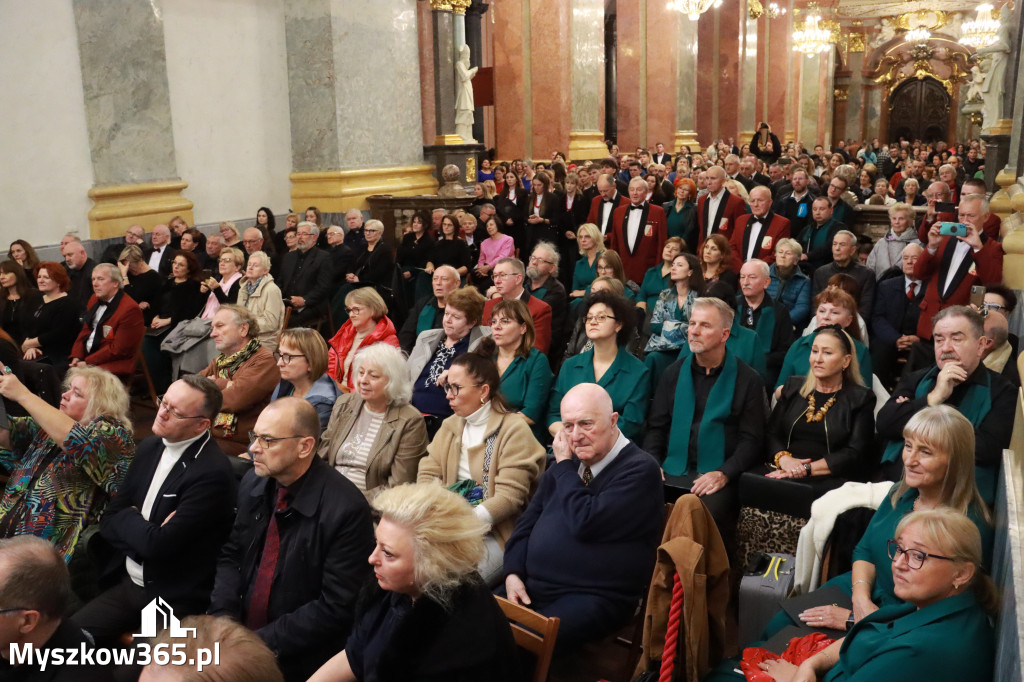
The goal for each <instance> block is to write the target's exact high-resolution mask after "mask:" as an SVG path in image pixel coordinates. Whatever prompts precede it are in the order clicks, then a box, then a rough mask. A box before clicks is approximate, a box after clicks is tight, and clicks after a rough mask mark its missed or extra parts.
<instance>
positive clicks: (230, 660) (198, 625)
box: [139, 616, 284, 682]
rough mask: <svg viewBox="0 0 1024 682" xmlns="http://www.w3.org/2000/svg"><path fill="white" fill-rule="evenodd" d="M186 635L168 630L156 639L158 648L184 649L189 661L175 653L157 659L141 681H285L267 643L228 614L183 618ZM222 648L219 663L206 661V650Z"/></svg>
mask: <svg viewBox="0 0 1024 682" xmlns="http://www.w3.org/2000/svg"><path fill="white" fill-rule="evenodd" d="M181 627H182V629H183V630H185V631H186V632H187V634H185V635H179V636H174V635H171V631H170V630H169V629H168V630H164V631H163V632H161V633H160V634H159V635H157V637H156V639H154V640H153V641H152V646H153V648H154V650H155V649H156V647H158V646H161V645H163V647H164V648H163V649H162V650H165V651H168V652H173V651H180V652H181V655H182V656H184V658H185V663H184V664H180V663H178V662H176V657H174V656H171V657H169V658H168V661H167V662H165V663H157V662H156V661H153V662H152V663H150V664H149V665H147V666H146V667H145V668H143V669H142V675H141V676H140V677H139V682H178V681H179V680H180V679H181V678H180V675H183V674H184V675H187V679H188V680H189V681H190V682H254V681H255V680H259V681H260V682H284V676H283V675H282V674H281V670H280V669H279V668H278V667H277V658H276V657H275V656H274V652H273V651H271V650H270V649H269V648H268V647H267V645H266V644H264V643H263V640H261V639H260V638H259V637H257V636H256V634H255V633H253V632H252V631H251V630H249V629H248V628H246V627H245V626H244V625H242V624H241V623H237V622H235V621H233V620H232V619H230V618H227V617H220V618H217V617H214V616H188V617H187V618H185V619H183V620H182V621H181ZM214 650H216V651H218V653H219V654H220V656H219V658H218V661H217V663H216V665H210V664H209V663H206V661H205V659H204V658H203V656H209V655H210V654H208V653H206V652H210V651H214Z"/></svg>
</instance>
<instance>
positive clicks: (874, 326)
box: [871, 274, 927, 348]
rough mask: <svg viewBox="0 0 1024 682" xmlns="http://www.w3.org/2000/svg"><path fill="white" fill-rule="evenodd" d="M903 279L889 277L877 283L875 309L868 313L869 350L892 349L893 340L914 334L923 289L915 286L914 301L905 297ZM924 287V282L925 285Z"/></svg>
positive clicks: (919, 313)
mask: <svg viewBox="0 0 1024 682" xmlns="http://www.w3.org/2000/svg"><path fill="white" fill-rule="evenodd" d="M905 284H906V278H905V277H904V276H903V275H902V274H901V275H900V276H899V277H891V278H889V279H886V280H884V281H882V282H879V283H878V290H877V291H876V295H875V309H874V310H873V311H872V313H871V337H872V338H871V347H872V348H874V347H875V344H881V345H883V346H895V344H896V339H898V338H900V337H901V336H904V335H906V334H916V333H917V320H918V318H919V317H920V315H921V300H922V298H923V297H924V291H923V289H924V287H918V292H917V296H916V297H915V300H913V301H911V300H910V299H908V298H907V290H906V288H905V287H904V285H905ZM924 284H925V286H927V283H924Z"/></svg>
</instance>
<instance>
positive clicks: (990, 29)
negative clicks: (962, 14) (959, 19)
mask: <svg viewBox="0 0 1024 682" xmlns="http://www.w3.org/2000/svg"><path fill="white" fill-rule="evenodd" d="M993 9H994V8H993V7H992V5H991V4H989V3H985V4H983V5H978V15H977V18H975V19H974V20H973V21H965V22H964V23H963V24H961V26H960V42H961V43H962V44H964V45H971V46H972V47H975V48H982V47H988V46H989V45H991V44H992V43H994V42H996V34H997V33H998V32H999V21H998V20H997V19H993V18H992V10H993Z"/></svg>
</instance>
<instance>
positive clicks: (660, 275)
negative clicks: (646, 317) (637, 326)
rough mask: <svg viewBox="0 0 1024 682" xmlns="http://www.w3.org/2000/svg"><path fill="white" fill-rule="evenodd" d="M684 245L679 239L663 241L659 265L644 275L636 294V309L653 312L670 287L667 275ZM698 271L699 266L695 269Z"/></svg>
mask: <svg viewBox="0 0 1024 682" xmlns="http://www.w3.org/2000/svg"><path fill="white" fill-rule="evenodd" d="M684 247H685V243H684V242H683V240H682V239H680V238H679V237H669V238H668V239H667V240H665V246H664V247H662V249H661V263H660V264H659V265H655V266H654V267H653V268H651V269H650V270H648V271H647V273H646V274H644V281H643V283H642V284H641V285H640V291H639V293H637V298H636V304H637V306H638V307H640V308H643V309H644V310H646V311H648V313H653V312H654V306H655V305H657V303H658V297H659V296H660V295H661V292H663V291H665V289H669V288H671V286H672V281H671V280H670V279H669V274H670V273H671V271H672V261H674V260H675V259H676V256H678V255H679V254H681V253H682V252H683V249H684ZM697 269H698V270H699V269H700V268H699V266H698V268H697Z"/></svg>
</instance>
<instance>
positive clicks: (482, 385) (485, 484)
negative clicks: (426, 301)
mask: <svg viewBox="0 0 1024 682" xmlns="http://www.w3.org/2000/svg"><path fill="white" fill-rule="evenodd" d="M492 353H493V350H492V349H491V348H490V347H485V346H483V345H481V346H480V347H479V348H477V349H476V350H474V351H470V352H468V353H465V354H463V355H460V356H458V357H457V358H455V360H453V361H452V363H451V367H450V368H449V369H448V374H447V377H446V379H445V383H444V384H443V389H444V392H445V396H446V398H447V400H448V403H449V405H450V406H451V411H452V416H450V417H448V418H447V419H445V420H444V422H442V424H441V428H440V429H439V430H438V432H437V434H436V435H435V436H434V438H433V440H432V441H431V442H430V445H428V446H427V456H426V457H424V458H423V459H422V460H420V467H419V474H418V475H417V477H416V481H417V482H418V483H427V482H430V481H439V482H440V483H441V484H442V485H444V486H447V487H448V488H449V489H451V490H454V491H455V492H458V493H459V494H461V495H462V496H463V497H465V498H466V500H467V501H468V502H469V503H470V504H471V505H473V511H474V512H475V513H476V515H477V517H478V518H480V520H482V521H484V522H486V523H489V524H490V525H491V531H490V532H489V533H488V534H487V535H486V536H485V538H484V549H485V550H486V551H485V555H484V558H483V559H482V560H481V562H480V563H479V564H478V565H477V571H478V572H479V573H480V575H481V577H483V579H484V582H486V583H487V584H488V585H489V586H492V587H493V586H494V585H496V584H497V583H498V582H499V581H500V580H501V578H502V575H503V574H502V562H503V558H504V553H505V541H506V540H508V537H509V535H511V534H512V529H513V528H514V527H515V523H516V519H517V518H519V514H521V513H522V511H523V510H524V509H525V508H526V503H527V501H528V500H529V497H530V491H531V490H533V486H534V484H535V483H536V481H537V478H538V477H539V476H540V474H541V472H542V471H543V470H544V448H543V447H542V446H541V444H540V443H538V442H537V439H536V438H534V437H533V433H532V432H531V431H530V426H529V424H527V423H526V420H525V419H524V418H523V416H522V415H521V414H519V413H518V412H513V411H512V409H511V408H510V406H509V405H508V403H507V402H505V398H504V397H503V396H502V394H501V389H500V385H501V378H500V376H499V375H498V367H497V365H496V364H495V363H494V360H492V359H491V358H492Z"/></svg>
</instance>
